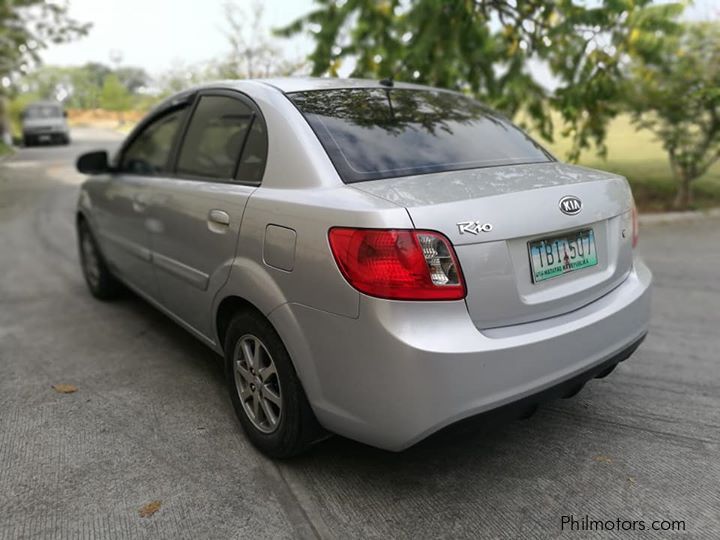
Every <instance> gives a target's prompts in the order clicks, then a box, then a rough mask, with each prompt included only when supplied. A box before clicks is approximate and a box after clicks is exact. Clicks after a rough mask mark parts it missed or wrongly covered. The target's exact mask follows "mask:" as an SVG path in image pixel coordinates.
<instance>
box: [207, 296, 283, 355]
mask: <svg viewBox="0 0 720 540" xmlns="http://www.w3.org/2000/svg"><path fill="white" fill-rule="evenodd" d="M240 311H250V312H253V313H256V314H257V315H259V316H261V317H262V318H264V319H265V320H267V321H268V322H270V321H269V319H268V318H267V316H266V315H265V314H264V313H263V312H262V311H261V310H260V309H258V307H257V306H255V304H253V303H252V302H250V301H249V300H247V299H245V298H243V297H241V296H237V295H230V296H226V297H225V298H223V299H222V300H221V301H220V303H219V304H218V306H217V309H216V310H215V334H216V336H217V339H218V341H217V343H218V347H219V348H220V349H221V350H224V348H225V336H226V335H227V330H228V327H229V326H230V321H232V318H233V316H234V315H235V314H236V313H238V312H240ZM270 324H272V323H270ZM273 328H275V327H274V326H273ZM275 331H276V332H277V329H275Z"/></svg>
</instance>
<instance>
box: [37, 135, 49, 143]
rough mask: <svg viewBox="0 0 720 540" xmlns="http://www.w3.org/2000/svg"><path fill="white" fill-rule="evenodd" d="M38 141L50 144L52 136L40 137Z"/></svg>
mask: <svg viewBox="0 0 720 540" xmlns="http://www.w3.org/2000/svg"><path fill="white" fill-rule="evenodd" d="M38 140H39V141H40V142H49V141H50V135H40V136H39V137H38Z"/></svg>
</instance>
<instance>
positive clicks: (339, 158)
mask: <svg viewBox="0 0 720 540" xmlns="http://www.w3.org/2000/svg"><path fill="white" fill-rule="evenodd" d="M289 97H290V99H291V101H292V102H293V103H294V104H295V105H296V106H297V108H298V109H299V110H300V112H301V113H302V114H303V116H304V117H305V119H306V120H307V121H308V123H309V124H310V126H311V127H312V128H313V130H314V131H315V133H316V134H317V136H318V138H319V139H320V142H321V143H322V145H323V147H324V148H325V150H326V152H327V153H328V156H329V157H330V159H331V161H332V162H333V165H334V166H335V168H336V169H337V171H338V173H339V174H340V177H341V178H342V180H343V181H344V182H346V183H352V182H361V181H366V180H377V179H381V178H392V177H398V176H410V175H415V174H426V173H436V172H442V171H452V170H460V169H473V168H480V167H494V166H502V165H513V164H521V163H538V162H547V161H550V160H551V159H552V158H551V157H550V155H549V154H548V153H547V152H545V151H544V150H543V149H542V148H541V147H540V146H539V145H538V144H537V143H535V142H534V141H533V140H532V139H531V138H530V137H528V136H527V135H526V134H525V133H523V132H522V131H521V130H520V129H518V128H517V127H515V126H514V125H513V124H512V123H511V122H509V121H508V120H507V119H505V118H504V117H502V116H500V115H498V114H496V113H494V112H493V111H491V110H490V109H488V108H487V107H485V106H483V105H482V104H480V103H479V102H477V101H475V100H473V99H470V98H468V97H465V96H462V95H460V94H455V93H451V92H443V91H433V90H414V89H401V88H397V89H395V88H393V89H391V88H377V89H376V88H366V89H338V90H316V91H308V92H296V93H291V94H289Z"/></svg>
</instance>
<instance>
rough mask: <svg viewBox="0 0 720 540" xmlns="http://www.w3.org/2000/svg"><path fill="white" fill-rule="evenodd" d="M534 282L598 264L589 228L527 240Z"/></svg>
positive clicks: (593, 240) (591, 231)
mask: <svg viewBox="0 0 720 540" xmlns="http://www.w3.org/2000/svg"><path fill="white" fill-rule="evenodd" d="M528 253H529V254H530V274H531V276H532V280H533V283H538V282H540V281H545V280H546V279H551V278H554V277H557V276H562V275H564V274H568V273H570V272H574V271H575V270H581V269H583V268H589V267H590V266H595V265H596V264H597V263H598V259H597V250H596V249H595V233H594V232H593V230H592V229H583V230H582V231H573V232H570V233H566V234H563V235H561V236H554V237H552V238H543V239H542V240H534V241H532V242H528Z"/></svg>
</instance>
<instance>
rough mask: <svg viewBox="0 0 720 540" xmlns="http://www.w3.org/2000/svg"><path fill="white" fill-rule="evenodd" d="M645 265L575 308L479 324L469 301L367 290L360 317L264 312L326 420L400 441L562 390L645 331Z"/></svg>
mask: <svg viewBox="0 0 720 540" xmlns="http://www.w3.org/2000/svg"><path fill="white" fill-rule="evenodd" d="M651 280H652V276H651V274H650V271H649V270H648V268H647V267H646V266H645V265H644V264H643V263H642V261H640V260H639V259H636V261H635V265H634V269H633V271H632V272H631V273H630V274H629V275H628V277H627V279H626V280H625V281H624V282H623V283H622V284H621V285H619V286H618V287H617V288H616V289H614V290H613V291H611V292H610V293H608V294H607V295H605V296H604V297H602V298H600V299H598V300H597V301H595V302H593V303H591V304H589V305H587V306H585V307H583V308H580V309H578V310H576V311H574V312H572V313H568V314H565V315H561V316H558V317H554V318H551V319H546V320H542V321H537V322H532V323H526V324H521V325H515V326H509V327H503V328H495V329H492V330H485V331H479V330H478V329H477V328H476V327H475V326H474V325H473V324H472V321H471V320H470V317H469V315H468V312H467V308H466V306H465V303H464V302H462V301H460V302H438V303H432V302H427V303H417V302H414V303H413V302H393V301H385V300H378V299H373V298H367V297H363V298H362V300H361V306H360V316H359V318H357V319H351V318H347V317H342V316H337V315H332V314H329V313H327V312H323V311H319V310H314V309H312V308H308V307H306V306H300V305H292V304H287V305H285V306H283V307H281V308H279V309H278V310H276V311H275V312H273V313H272V314H271V320H272V322H273V323H274V325H275V328H277V329H278V330H279V331H280V334H281V336H282V337H283V340H284V341H285V344H286V345H287V346H288V349H289V351H290V353H291V355H292V357H293V359H294V362H295V365H296V368H297V371H298V374H299V375H300V378H301V379H302V381H303V385H304V387H305V390H306V393H307V395H308V399H309V401H310V403H311V405H312V407H313V410H314V411H315V414H316V416H317V417H318V420H319V421H320V423H321V424H322V425H323V426H325V427H326V428H327V429H328V430H330V431H333V432H335V433H338V434H341V435H344V436H347V437H349V438H352V439H355V440H358V441H361V442H364V443H367V444H371V445H373V446H377V447H380V448H384V449H388V450H395V451H398V450H402V449H404V448H407V447H409V446H411V445H413V444H415V443H417V442H419V441H420V440H422V439H424V438H425V437H427V436H428V435H430V434H432V433H433V432H436V431H438V430H440V429H442V428H444V427H445V426H448V425H450V424H453V423H455V422H458V421H460V420H463V419H465V418H469V417H472V416H476V415H479V414H482V413H487V412H489V411H493V410H495V411H497V410H498V409H501V408H505V409H504V410H506V411H507V410H511V409H513V408H512V407H510V405H511V404H515V408H518V407H519V408H526V407H527V406H530V405H533V404H534V403H535V402H537V401H542V400H545V399H549V398H552V397H555V396H556V395H561V394H565V393H568V388H572V387H577V386H578V385H580V384H582V383H583V382H584V381H585V380H587V379H589V378H592V377H593V376H595V375H597V374H598V373H600V372H601V371H603V370H605V369H606V368H607V367H608V366H609V365H611V364H615V363H617V362H618V361H620V360H622V359H624V358H626V357H627V356H629V355H630V354H632V352H633V351H634V349H635V348H636V347H637V345H639V343H640V341H641V340H642V337H643V336H644V335H645V333H646V332H647V327H648V321H649V317H650V285H651Z"/></svg>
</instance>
